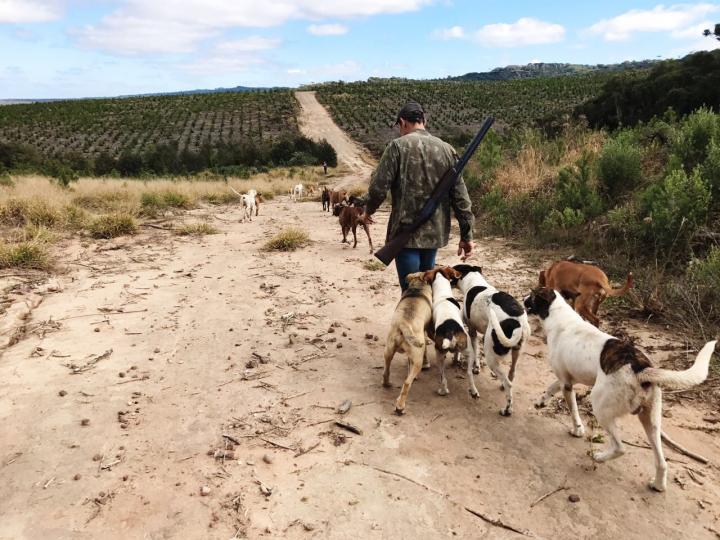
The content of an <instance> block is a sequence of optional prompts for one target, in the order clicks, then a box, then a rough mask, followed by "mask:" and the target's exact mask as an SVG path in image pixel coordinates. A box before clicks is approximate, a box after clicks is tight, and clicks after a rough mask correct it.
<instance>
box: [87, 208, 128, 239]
mask: <svg viewBox="0 0 720 540" xmlns="http://www.w3.org/2000/svg"><path fill="white" fill-rule="evenodd" d="M87 229H88V232H89V233H90V236H92V237H93V238H117V237H118V236H126V235H129V234H135V233H137V230H138V227H137V223H136V222H135V218H134V217H133V216H131V215H130V214H127V213H122V212H116V213H114V214H103V215H101V216H97V217H96V218H93V219H92V220H91V221H90V223H88V226H87Z"/></svg>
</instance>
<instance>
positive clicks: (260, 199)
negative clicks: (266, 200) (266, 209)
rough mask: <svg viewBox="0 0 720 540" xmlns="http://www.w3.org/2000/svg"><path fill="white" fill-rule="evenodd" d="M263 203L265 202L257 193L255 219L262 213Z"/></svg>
mask: <svg viewBox="0 0 720 540" xmlns="http://www.w3.org/2000/svg"><path fill="white" fill-rule="evenodd" d="M253 191H255V190H253ZM261 202H263V198H262V195H260V194H259V193H257V194H256V195H255V217H257V216H258V214H259V213H260V203H261Z"/></svg>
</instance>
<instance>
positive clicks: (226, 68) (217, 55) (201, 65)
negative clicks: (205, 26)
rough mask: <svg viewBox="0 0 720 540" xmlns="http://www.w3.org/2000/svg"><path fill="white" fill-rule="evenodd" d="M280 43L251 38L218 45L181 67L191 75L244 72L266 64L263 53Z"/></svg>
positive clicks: (268, 39) (266, 39) (256, 37)
mask: <svg viewBox="0 0 720 540" xmlns="http://www.w3.org/2000/svg"><path fill="white" fill-rule="evenodd" d="M280 43H281V41H280V40H279V39H274V38H265V37H260V36H251V37H247V38H244V39H236V40H232V41H225V42H222V43H218V44H217V45H215V47H214V48H213V49H212V50H211V51H210V52H209V53H208V54H207V55H205V56H203V57H201V58H198V59H196V60H194V61H193V62H190V63H187V64H185V65H184V66H183V67H184V68H185V69H186V70H187V71H190V72H192V73H202V74H214V73H218V74H227V73H237V72H240V71H246V70H247V69H248V68H250V67H252V66H257V65H263V64H266V63H267V58H265V56H264V54H263V53H264V52H266V51H269V50H272V49H275V48H277V47H279V46H280Z"/></svg>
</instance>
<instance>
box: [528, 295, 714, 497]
mask: <svg viewBox="0 0 720 540" xmlns="http://www.w3.org/2000/svg"><path fill="white" fill-rule="evenodd" d="M525 307H526V308H527V310H528V313H530V314H536V315H538V316H539V317H540V320H541V322H542V325H543V328H544V329H545V334H546V335H547V344H548V349H549V353H550V354H549V356H550V367H551V369H552V370H553V373H555V376H556V377H557V380H556V381H555V382H554V383H552V384H551V385H550V387H549V388H548V389H547V391H546V392H545V394H544V395H543V397H542V398H541V399H540V400H539V401H538V402H537V403H536V405H535V406H536V407H543V406H545V404H546V403H547V401H548V400H549V399H550V398H551V397H552V396H553V395H554V394H556V393H557V392H558V391H560V390H562V391H563V395H564V397H565V402H566V403H567V405H568V407H569V408H570V412H571V414H572V419H573V428H572V430H571V431H570V434H571V435H573V436H575V437H582V436H583V435H584V434H585V428H584V426H583V424H582V420H581V419H580V415H579V414H578V407H577V403H576V401H575V392H574V390H573V385H574V384H578V383H579V384H584V385H586V386H592V391H591V392H590V402H591V403H592V408H593V414H594V415H595V418H597V420H598V422H599V423H600V425H601V426H602V427H603V428H605V430H606V431H607V432H608V434H609V435H610V446H609V447H608V448H607V449H605V450H603V451H599V452H595V453H594V454H593V459H595V461H599V462H603V461H608V460H611V459H615V458H617V457H620V456H621V455H623V453H624V452H625V450H624V447H623V442H622V436H621V434H620V431H619V429H618V425H617V421H618V419H619V418H621V417H622V416H625V415H627V414H636V415H637V417H638V420H640V423H641V424H642V426H643V428H644V429H645V433H646V435H647V438H648V442H649V443H650V446H651V447H652V449H653V452H654V453H655V479H654V480H653V481H652V482H651V483H650V487H651V488H652V489H654V490H656V491H665V488H666V487H667V463H666V462H665V458H664V456H663V451H662V443H661V440H660V439H661V437H664V438H666V439H667V436H666V435H664V434H663V433H662V429H661V426H660V422H661V420H662V388H673V389H678V390H680V389H686V388H690V387H692V386H695V385H697V384H700V383H701V382H703V381H704V380H705V379H706V377H707V374H708V366H709V364H710V357H711V356H712V354H713V350H714V349H715V343H716V342H715V341H710V342H708V343H706V344H705V346H704V347H703V348H702V350H701V351H700V353H699V354H698V355H697V357H696V358H695V363H694V364H693V365H692V367H690V368H689V369H686V370H685V371H673V370H669V369H660V368H656V367H653V365H652V362H650V359H648V357H647V356H645V355H644V354H643V353H642V352H641V351H640V350H638V348H637V347H636V346H635V345H634V344H633V343H632V342H630V341H627V340H625V341H621V340H619V339H617V338H615V337H613V336H611V335H610V334H606V333H605V332H603V331H601V330H599V329H598V328H596V327H595V326H593V325H592V324H590V323H589V322H587V321H585V320H584V319H583V318H582V317H581V316H580V315H579V314H578V313H576V312H575V310H574V309H573V308H572V307H570V306H569V305H568V303H567V302H566V301H565V300H564V299H563V297H562V296H561V295H560V293H559V292H557V291H554V290H552V289H547V288H539V289H535V290H534V291H532V293H531V294H530V296H528V297H527V298H525Z"/></svg>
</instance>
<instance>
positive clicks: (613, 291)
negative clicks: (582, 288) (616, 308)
mask: <svg viewBox="0 0 720 540" xmlns="http://www.w3.org/2000/svg"><path fill="white" fill-rule="evenodd" d="M632 286H633V275H632V272H629V273H628V275H627V278H626V279H625V285H623V286H622V287H621V288H619V289H611V288H607V289H605V293H606V294H607V295H608V296H620V295H622V294H625V293H626V292H628V291H629V290H630V288H631V287H632Z"/></svg>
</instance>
